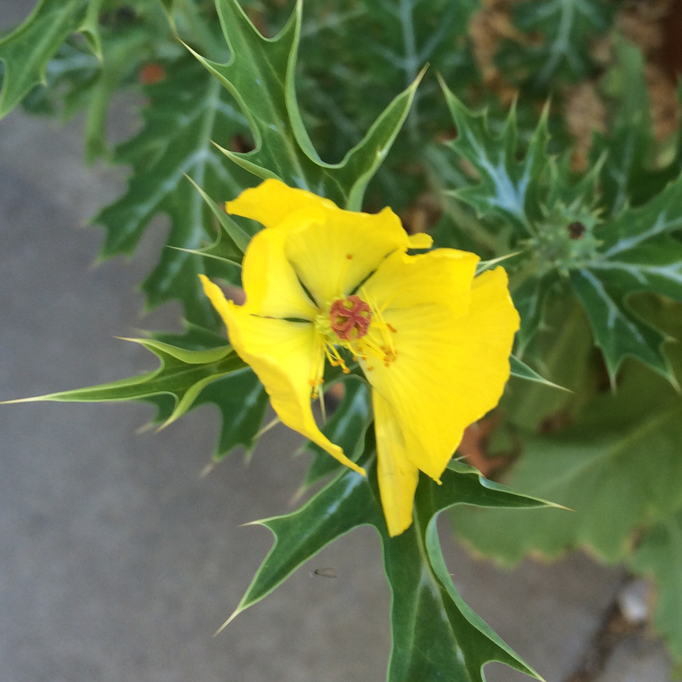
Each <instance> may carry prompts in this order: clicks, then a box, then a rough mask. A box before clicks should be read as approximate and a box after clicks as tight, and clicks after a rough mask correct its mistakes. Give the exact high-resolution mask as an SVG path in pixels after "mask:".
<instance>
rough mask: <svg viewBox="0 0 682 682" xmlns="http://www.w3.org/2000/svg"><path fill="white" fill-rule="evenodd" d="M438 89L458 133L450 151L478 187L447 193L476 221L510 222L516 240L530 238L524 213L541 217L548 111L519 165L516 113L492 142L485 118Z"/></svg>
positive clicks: (447, 92)
mask: <svg viewBox="0 0 682 682" xmlns="http://www.w3.org/2000/svg"><path fill="white" fill-rule="evenodd" d="M441 87H442V88H443V92H444V94H445V98H446V100H447V104H448V108H449V109H450V113H451V114H452V119H453V121H454V123H455V126H456V127H457V137H456V138H455V139H454V140H453V141H452V142H449V143H448V146H449V147H450V149H452V150H453V151H455V152H456V153H457V155H458V156H461V157H462V158H464V159H466V160H467V161H468V162H469V163H470V164H471V165H472V166H473V167H474V168H475V170H476V171H477V173H478V176H479V178H478V180H479V181H478V183H477V184H475V185H473V186H468V187H463V188H460V189H456V190H452V191H451V192H450V193H451V194H452V195H453V196H454V197H456V198H458V199H460V200H461V201H464V202H466V203H467V204H469V205H470V206H473V208H474V209H476V213H477V214H478V215H479V216H483V215H486V214H494V215H497V216H499V217H500V218H502V219H503V220H505V221H506V222H509V223H510V224H511V225H512V226H513V227H514V229H515V230H516V231H517V233H518V234H519V235H520V236H526V237H529V236H531V235H532V234H533V228H532V226H531V224H530V220H529V217H528V215H527V213H531V215H533V216H535V217H539V216H540V215H541V211H540V206H539V204H538V202H537V198H536V195H537V186H538V185H539V183H540V182H541V181H544V180H545V176H544V173H545V171H546V169H547V166H548V163H549V156H548V153H547V143H548V141H549V132H548V130H547V113H548V109H547V108H545V110H544V113H543V116H542V118H541V119H540V123H539V124H538V126H537V128H536V130H535V133H534V134H533V137H532V138H531V140H530V143H529V145H528V149H527V151H526V153H525V155H524V156H523V158H521V159H519V158H518V146H519V142H518V130H517V125H516V109H515V107H512V109H511V110H510V112H509V116H508V117H507V120H506V122H505V124H504V128H503V129H502V131H501V133H500V134H499V136H495V135H493V134H492V132H491V131H490V129H489V127H488V120H487V116H486V114H485V113H482V114H474V113H472V112H471V111H470V110H469V109H468V108H467V107H465V106H464V104H463V103H462V102H461V101H460V100H459V99H458V98H457V97H455V95H454V94H453V93H452V91H451V90H450V89H449V88H448V87H447V85H446V84H445V82H444V81H442V80H441Z"/></svg>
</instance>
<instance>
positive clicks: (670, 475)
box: [453, 363, 682, 563]
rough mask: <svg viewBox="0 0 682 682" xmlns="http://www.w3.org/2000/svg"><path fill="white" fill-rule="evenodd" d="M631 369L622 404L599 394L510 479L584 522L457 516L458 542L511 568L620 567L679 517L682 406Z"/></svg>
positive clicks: (645, 373)
mask: <svg viewBox="0 0 682 682" xmlns="http://www.w3.org/2000/svg"><path fill="white" fill-rule="evenodd" d="M626 370H627V371H626ZM626 370H624V371H623V380H622V383H621V385H619V387H618V393H617V394H616V395H615V397H614V396H612V395H610V394H609V393H608V392H607V393H605V394H600V395H597V396H596V397H595V398H593V399H592V400H591V401H590V402H589V403H588V404H587V405H586V406H585V408H584V409H583V411H582V414H583V416H582V419H580V420H579V421H578V423H576V424H575V426H573V427H571V428H569V429H567V430H565V431H563V432H562V433H561V434H556V435H551V436H534V437H528V438H527V439H526V442H525V447H524V450H523V456H522V457H521V458H520V459H519V460H518V463H516V464H515V465H514V467H513V468H512V470H511V472H510V473H509V476H508V477H507V478H506V479H505V481H506V482H507V483H508V484H509V485H510V486H513V487H514V488H515V489H519V490H523V491H524V492H528V493H530V494H533V495H540V496H543V497H544V496H548V497H550V498H551V499H553V500H556V501H558V502H561V503H562V504H564V505H566V506H568V507H570V508H571V509H574V510H575V513H574V514H566V515H560V514H546V515H543V516H540V515H538V514H537V513H536V512H529V513H528V514H525V515H523V518H521V517H518V516H514V515H510V514H507V513H505V512H503V511H499V510H495V511H488V510H475V511H473V512H472V511H469V510H467V513H466V514H464V513H462V512H461V511H459V510H456V511H454V512H453V523H454V527H455V529H456V532H457V534H458V535H459V536H460V537H461V538H463V539H464V540H465V541H466V542H467V543H469V544H470V545H471V546H473V547H474V548H475V549H476V550H477V551H479V552H482V553H484V554H486V555H487V556H491V557H494V558H496V559H498V560H499V561H501V562H503V563H514V562H517V561H519V560H520V559H521V558H522V557H524V556H525V555H526V554H528V553H530V552H532V553H535V554H542V555H544V556H547V557H556V556H557V555H559V554H561V553H563V552H565V551H568V550H570V549H574V548H577V547H584V548H588V549H589V550H590V551H592V552H594V553H595V554H597V555H598V556H600V557H602V558H603V559H605V560H607V561H609V562H616V561H619V560H621V559H622V558H623V557H624V556H626V555H627V553H628V551H629V549H630V546H631V542H632V536H633V533H634V532H635V531H636V530H637V529H638V528H640V527H641V526H642V525H645V524H651V523H655V522H657V521H658V520H660V519H661V518H664V517H665V516H667V515H668V514H670V513H671V512H672V511H674V510H676V509H678V508H679V506H680V505H682V485H680V481H682V459H681V458H680V456H679V443H680V442H681V441H682V399H680V397H679V395H678V394H677V393H676V392H675V391H674V390H673V388H672V387H671V386H670V385H669V384H668V383H667V382H666V381H665V380H664V379H663V378H661V377H660V376H658V375H656V374H655V373H653V372H651V370H648V369H647V368H645V367H643V366H642V365H636V364H634V363H632V364H631V365H629V366H628V367H627V368H626Z"/></svg>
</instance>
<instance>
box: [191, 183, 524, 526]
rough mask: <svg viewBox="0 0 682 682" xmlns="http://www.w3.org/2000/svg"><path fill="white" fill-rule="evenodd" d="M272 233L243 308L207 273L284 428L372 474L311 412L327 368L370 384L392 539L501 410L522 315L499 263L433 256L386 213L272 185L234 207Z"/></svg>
mask: <svg viewBox="0 0 682 682" xmlns="http://www.w3.org/2000/svg"><path fill="white" fill-rule="evenodd" d="M227 211H228V212H229V213H232V214H235V215H240V216H245V217H247V218H253V219H254V220H257V221H259V222H261V223H262V224H263V225H264V226H265V228H266V229H264V230H262V231H261V232H259V233H258V234H256V236H255V237H254V238H253V239H252V240H251V243H250V244H249V247H248V249H247V250H246V254H245V256H244V263H243V271H242V282H243V286H244V289H245V291H246V297H247V299H246V303H245V304H244V305H242V306H239V305H236V304H235V303H234V302H233V301H227V300H226V299H225V297H224V295H223V293H222V291H221V290H220V289H219V288H218V287H217V286H216V285H215V284H213V283H212V282H210V281H209V280H208V279H207V278H206V277H203V276H202V281H203V284H204V291H205V292H206V294H207V296H208V297H209V298H210V300H211V302H212V303H213V305H214V306H215V308H216V310H217V311H218V312H219V313H220V315H221V317H222V318H223V320H224V321H225V324H226V325H227V329H228V332H229V336H230V340H231V342H232V344H233V346H234V348H235V350H236V352H237V353H238V354H239V355H240V357H241V358H242V359H243V360H244V361H245V362H247V363H248V364H249V365H250V366H251V367H252V368H253V370H254V371H255V373H256V374H257V375H258V377H259V378H260V380H261V381H262V382H263V385H264V386H265V389H266V391H267V392H268V394H269V396H270V400H271V402H272V406H273V408H274V409H275V411H276V412H277V414H278V415H279V417H280V419H281V420H282V422H284V424H286V425H287V426H289V427H290V428H292V429H295V430H296V431H299V432H300V433H302V434H303V435H304V436H306V437H307V438H309V439H310V440H311V441H313V442H314V443H317V444H318V445H320V446H321V447H322V448H324V449H325V450H326V451H327V452H329V454H331V455H332V456H333V457H336V459H338V460H339V461H340V462H342V463H343V464H345V465H347V466H349V467H350V468H352V469H353V470H355V471H357V472H360V473H363V474H364V470H362V469H361V468H360V467H359V466H358V465H357V464H355V463H354V462H352V461H351V460H349V459H348V458H347V457H346V456H345V455H344V453H343V451H342V449H341V448H340V447H339V446H338V445H335V444H334V443H332V442H331V441H329V440H328V439H327V438H326V437H325V436H324V434H322V432H321V431H320V430H319V428H318V426H317V424H316V422H315V419H314V417H313V413H312V409H311V399H312V398H315V397H317V394H318V391H319V387H320V385H321V384H322V381H323V374H324V367H325V361H326V360H328V361H329V362H330V363H331V364H332V365H337V366H339V365H340V366H341V368H342V369H343V370H344V371H348V370H347V366H346V365H347V363H348V362H349V361H355V362H357V363H359V365H360V367H361V368H362V371H363V373H364V375H365V378H366V379H367V381H368V382H369V384H370V385H371V387H372V405H373V408H374V420H375V429H376V442H377V471H378V480H379V490H380V494H381V502H382V506H383V509H384V515H385V517H386V523H387V525H388V531H389V533H390V535H392V536H395V535H399V534H400V533H402V532H403V531H404V530H406V529H407V528H408V527H409V526H410V524H411V523H412V505H413V501H414V494H415V490H416V487H417V482H418V479H419V471H423V472H424V473H425V474H427V475H428V476H430V477H431V478H433V479H435V480H436V481H438V480H439V478H440V476H441V474H442V473H443V471H444V469H445V467H446V466H447V464H448V462H449V461H450V458H451V457H452V455H453V453H454V451H455V450H456V448H457V446H458V445H459V442H460V440H461V438H462V434H463V432H464V429H465V428H466V427H467V426H468V425H469V424H471V423H473V422H475V421H476V420H477V419H480V418H481V417H482V416H483V415H484V414H485V413H486V412H488V411H489V410H490V409H492V408H493V407H494V406H495V405H496V404H497V402H498V400H499V399H500V396H501V395H502V391H503V389H504V385H505V383H506V381H507V379H508V377H509V354H510V353H511V347H512V341H513V338H514V333H515V332H516V330H517V328H518V314H517V312H516V310H515V309H514V307H513V305H512V302H511V299H510V297H509V292H508V289H507V276H506V273H505V271H504V270H503V269H502V268H497V269H495V270H492V271H488V272H485V273H483V274H482V275H480V276H479V277H476V278H474V275H475V270H476V264H477V262H478V257H477V256H475V255H474V254H472V253H467V252H464V251H456V250H454V249H435V250H433V251H430V252H428V253H424V254H420V255H414V256H409V255H407V253H406V252H407V250H408V249H409V248H418V249H423V248H428V247H430V246H431V243H432V240H431V238H430V237H429V236H428V235H425V234H417V235H413V236H409V235H408V234H407V233H406V232H405V230H404V229H403V227H402V225H401V223H400V220H399V219H398V217H397V216H396V215H395V214H394V213H393V212H392V211H391V210H390V209H389V208H385V209H384V210H383V211H381V213H378V214H376V215H370V214H367V213H355V212H351V211H344V210H341V209H339V208H338V207H337V206H336V205H335V204H334V203H332V202H331V201H329V200H327V199H323V198H321V197H318V196H316V195H314V194H311V193H310V192H306V191H304V190H299V189H291V188H290V187H287V186H286V185H284V184H283V183H281V182H280V181H278V180H266V181H265V182H263V183H262V184H261V185H260V186H259V187H256V188H255V189H248V190H246V191H245V192H243V193H242V194H241V195H240V196H239V197H238V198H237V199H236V200H235V201H231V202H228V203H227Z"/></svg>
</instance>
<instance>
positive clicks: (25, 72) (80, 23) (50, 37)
mask: <svg viewBox="0 0 682 682" xmlns="http://www.w3.org/2000/svg"><path fill="white" fill-rule="evenodd" d="M89 4H90V2H89V0H40V2H39V3H38V4H37V6H36V7H35V9H34V10H33V12H32V13H31V15H30V16H29V17H28V19H26V21H25V22H24V23H23V24H21V26H19V27H17V28H16V29H15V30H14V31H12V33H10V34H9V35H7V36H5V37H4V38H2V39H0V61H3V62H4V64H5V75H4V78H3V80H2V91H1V92H0V119H1V118H3V117H4V116H5V115H7V114H8V113H9V112H10V111H11V110H12V109H13V108H14V107H15V106H16V105H17V104H19V102H21V100H22V99H23V97H24V96H25V95H26V94H28V92H29V91H30V90H31V88H33V87H34V86H35V85H38V84H39V83H44V82H45V70H46V68H47V64H48V62H49V61H50V59H51V58H52V56H53V55H54V54H55V53H56V52H57V50H58V49H59V47H60V46H61V44H62V43H63V42H64V41H65V40H66V38H67V37H68V36H69V35H70V34H71V33H74V32H76V31H81V30H85V31H91V32H92V33H91V38H92V42H91V44H93V45H96V44H97V42H98V39H97V37H96V35H97V33H96V31H97V26H96V24H93V23H92V22H91V21H86V13H87V10H88V5H89ZM88 18H89V17H88Z"/></svg>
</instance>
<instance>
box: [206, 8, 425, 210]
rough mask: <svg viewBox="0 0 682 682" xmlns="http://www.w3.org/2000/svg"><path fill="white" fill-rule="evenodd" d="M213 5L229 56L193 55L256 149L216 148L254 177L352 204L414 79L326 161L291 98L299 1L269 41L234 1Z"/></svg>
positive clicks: (398, 120)
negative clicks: (221, 60) (235, 110)
mask: <svg viewBox="0 0 682 682" xmlns="http://www.w3.org/2000/svg"><path fill="white" fill-rule="evenodd" d="M216 5H217V8H218V14H219V16H220V21H221V25H222V29H223V33H224V35H225V39H226V41H227V43H228V45H229V47H230V50H231V52H232V59H231V60H230V62H228V63H227V64H218V63H216V62H213V61H210V60H208V59H206V58H204V57H202V56H201V55H199V54H197V53H196V52H194V51H193V53H194V54H195V56H196V57H197V59H198V60H199V61H200V62H201V63H202V64H203V65H204V66H205V67H206V69H207V70H208V71H209V72H210V73H211V74H213V75H214V76H215V77H216V78H217V79H218V80H219V81H220V82H221V83H222V84H223V85H224V86H225V87H226V88H227V89H228V90H229V91H230V92H231V93H232V95H233V96H234V97H235V99H236V100H237V102H238V103H239V105H240V107H241V108H242V110H243V112H244V114H245V115H246V116H247V118H248V120H249V123H250V125H251V128H252V131H253V135H254V138H255V140H256V148H255V149H254V150H253V151H252V152H249V153H247V154H243V153H236V152H231V151H229V150H227V149H224V148H223V147H221V150H222V151H223V152H224V153H225V154H226V156H227V157H228V158H230V159H232V160H233V161H235V163H237V164H239V165H241V166H242V167H244V168H245V169H247V170H248V171H250V172H251V173H254V174H255V175H257V176H258V177H261V178H268V177H279V178H280V179H281V180H283V181H284V182H286V183H287V184H289V185H292V186H295V187H302V188H305V189H308V190H310V191H312V192H315V193H316V194H320V195H323V196H326V197H328V198H330V199H332V200H333V201H335V202H336V203H337V204H339V205H340V206H343V207H345V208H350V209H355V210H358V209H359V208H360V207H361V203H362V197H363V194H364V191H365V187H366V186H367V183H368V182H369V180H370V179H371V177H372V176H373V175H374V173H375V172H376V170H377V168H378V167H379V165H380V164H381V162H382V160H383V158H384V156H385V155H386V153H387V152H388V150H389V148H390V147H391V144H392V143H393V140H394V139H395V136H396V135H397V134H398V131H399V130H400V127H401V125H402V123H403V121H404V120H405V117H406V116H407V113H408V111H409V108H410V105H411V103H412V99H413V97H414V93H415V90H416V86H417V84H418V80H419V79H417V80H416V81H415V82H414V83H413V84H412V85H411V86H410V87H409V88H408V89H407V90H405V91H404V92H403V93H402V94H401V95H398V97H396V98H395V99H394V100H393V102H392V103H391V104H390V105H389V106H388V107H387V108H386V109H385V111H384V112H383V113H382V114H381V116H380V117H379V118H378V119H377V120H376V121H375V123H374V125H373V126H372V127H371V128H370V130H369V131H368V132H367V134H366V135H365V137H364V138H363V140H362V141H361V142H360V143H359V144H358V145H357V146H356V147H354V148H353V149H351V150H350V151H349V152H348V153H347V154H346V156H345V158H344V159H343V161H342V162H341V163H339V164H326V163H324V162H322V160H321V159H320V157H319V156H318V154H317V152H316V151H315V149H314V147H313V144H312V142H311V141H310V138H309V136H308V133H307V131H306V129H305V127H304V125H303V122H302V119H301V113H300V111H299V108H298V104H297V101H296V88H295V80H294V79H295V69H296V56H297V50H298V42H299V37H300V28H301V3H300V2H299V3H298V4H297V5H296V10H295V12H294V14H293V15H292V17H291V19H290V20H289V22H288V23H287V24H286V26H285V27H284V28H283V29H282V31H281V32H280V33H279V35H278V36H276V37H275V38H272V39H266V38H264V37H263V36H262V35H261V34H260V33H259V32H258V30H257V29H256V28H255V27H254V26H253V24H252V23H251V21H250V20H249V19H248V17H247V16H246V14H245V13H244V11H243V10H242V8H241V7H240V6H239V4H238V3H237V2H236V0H217V2H216Z"/></svg>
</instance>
